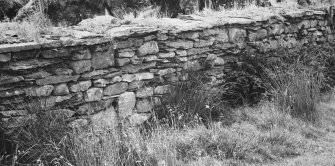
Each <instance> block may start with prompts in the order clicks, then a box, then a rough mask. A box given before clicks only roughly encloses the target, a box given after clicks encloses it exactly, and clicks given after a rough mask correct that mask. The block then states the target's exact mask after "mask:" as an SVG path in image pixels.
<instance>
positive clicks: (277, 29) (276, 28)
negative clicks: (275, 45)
mask: <svg viewBox="0 0 335 166" xmlns="http://www.w3.org/2000/svg"><path fill="white" fill-rule="evenodd" d="M284 31H285V28H284V25H283V24H272V25H270V27H269V35H280V34H282V33H284Z"/></svg>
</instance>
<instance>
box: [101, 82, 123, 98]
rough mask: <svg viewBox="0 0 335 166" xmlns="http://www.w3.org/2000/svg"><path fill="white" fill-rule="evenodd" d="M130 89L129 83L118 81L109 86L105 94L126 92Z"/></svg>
mask: <svg viewBox="0 0 335 166" xmlns="http://www.w3.org/2000/svg"><path fill="white" fill-rule="evenodd" d="M127 89H128V84H127V83H124V82H122V83H116V84H113V85H110V86H107V87H106V88H105V90H104V95H105V96H115V95H119V94H121V93H123V92H125V91H126V90H127Z"/></svg>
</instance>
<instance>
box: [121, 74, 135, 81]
mask: <svg viewBox="0 0 335 166" xmlns="http://www.w3.org/2000/svg"><path fill="white" fill-rule="evenodd" d="M136 79H137V78H136V76H135V75H134V74H124V75H122V81H123V82H133V81H135V80H136Z"/></svg>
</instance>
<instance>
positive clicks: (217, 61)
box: [214, 57, 226, 66]
mask: <svg viewBox="0 0 335 166" xmlns="http://www.w3.org/2000/svg"><path fill="white" fill-rule="evenodd" d="M225 63H226V62H225V60H224V59H223V58H221V57H217V58H216V59H215V60H214V65H215V66H223V65H224V64H225Z"/></svg>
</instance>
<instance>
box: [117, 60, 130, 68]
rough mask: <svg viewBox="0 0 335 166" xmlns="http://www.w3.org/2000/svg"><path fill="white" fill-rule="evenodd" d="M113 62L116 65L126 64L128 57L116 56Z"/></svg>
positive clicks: (128, 61)
mask: <svg viewBox="0 0 335 166" xmlns="http://www.w3.org/2000/svg"><path fill="white" fill-rule="evenodd" d="M115 64H116V66H118V67H122V66H126V65H128V64H130V59H129V58H116V59H115Z"/></svg>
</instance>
